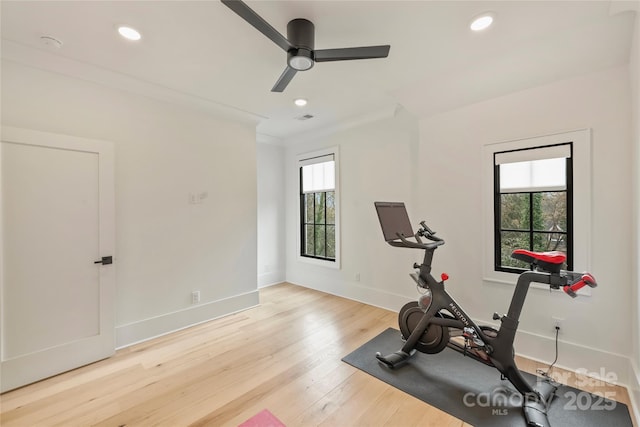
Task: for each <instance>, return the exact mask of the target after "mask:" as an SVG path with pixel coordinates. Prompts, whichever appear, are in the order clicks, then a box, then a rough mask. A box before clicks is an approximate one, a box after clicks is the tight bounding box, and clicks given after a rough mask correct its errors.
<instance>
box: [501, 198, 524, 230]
mask: <svg viewBox="0 0 640 427" xmlns="http://www.w3.org/2000/svg"><path fill="white" fill-rule="evenodd" d="M500 228H502V229H508V230H528V229H529V193H511V194H501V195H500Z"/></svg>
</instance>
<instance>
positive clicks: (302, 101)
mask: <svg viewBox="0 0 640 427" xmlns="http://www.w3.org/2000/svg"><path fill="white" fill-rule="evenodd" d="M293 103H294V104H296V105H297V106H298V107H304V106H305V105H307V100H306V99H304V98H298V99H294V100H293Z"/></svg>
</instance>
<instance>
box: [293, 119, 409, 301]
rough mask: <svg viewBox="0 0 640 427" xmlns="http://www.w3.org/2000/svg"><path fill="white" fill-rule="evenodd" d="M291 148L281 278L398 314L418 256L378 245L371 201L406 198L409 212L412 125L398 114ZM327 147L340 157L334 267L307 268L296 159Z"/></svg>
mask: <svg viewBox="0 0 640 427" xmlns="http://www.w3.org/2000/svg"><path fill="white" fill-rule="evenodd" d="M291 143H292V145H291V146H290V147H288V148H287V151H286V163H285V166H286V186H285V189H286V220H287V221H286V223H287V242H286V243H287V281H289V282H292V283H296V284H300V285H303V286H308V287H311V288H315V289H319V290H322V291H325V292H330V293H333V294H336V295H341V296H345V297H347V298H352V299H356V300H360V301H365V302H367V303H369V304H373V305H377V306H382V307H387V308H390V309H392V310H398V309H399V308H400V307H401V306H402V304H404V303H405V302H406V301H407V298H411V297H412V296H413V294H414V293H413V290H414V289H415V288H414V285H413V284H412V283H413V282H411V279H410V278H409V277H408V276H407V275H408V273H410V272H411V271H412V270H411V265H412V264H413V261H414V258H415V255H416V254H415V253H414V251H410V250H398V249H394V248H391V247H390V246H388V245H387V244H386V243H385V242H384V239H383V237H382V232H381V230H380V225H379V223H378V218H377V216H376V212H375V208H374V206H373V202H374V201H406V202H407V206H408V208H409V210H410V211H413V208H414V204H413V203H412V202H413V198H414V192H415V186H416V183H417V177H416V169H415V160H416V159H417V153H418V134H417V122H416V121H415V119H413V118H412V117H410V116H409V114H408V113H406V112H404V111H399V112H398V113H397V114H395V116H393V117H387V118H384V119H381V120H378V121H375V122H372V123H366V124H362V125H360V126H358V127H354V128H351V129H348V130H344V131H341V132H336V133H332V134H329V135H324V136H322V137H318V138H315V139H313V140H311V141H309V140H307V141H291ZM333 146H337V147H338V150H339V157H340V171H339V174H340V181H339V186H340V200H339V203H340V204H341V208H340V209H341V211H340V212H341V216H340V221H341V223H340V224H341V228H342V235H341V236H340V238H341V251H342V256H341V264H342V265H341V269H339V270H338V269H335V268H330V267H321V266H317V265H315V264H311V263H309V262H308V261H305V260H303V259H301V258H300V257H299V256H298V254H299V250H298V230H299V228H298V227H299V226H298V224H299V215H300V213H299V212H300V208H299V205H298V203H299V197H298V180H299V178H298V175H297V174H298V171H297V167H296V156H297V155H298V154H304V153H306V152H310V151H314V150H318V149H321V148H324V147H333ZM357 275H359V277H360V280H357V279H356V277H357Z"/></svg>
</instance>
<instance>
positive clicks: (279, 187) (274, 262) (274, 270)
mask: <svg viewBox="0 0 640 427" xmlns="http://www.w3.org/2000/svg"><path fill="white" fill-rule="evenodd" d="M257 167H258V171H257V175H258V287H263V286H268V285H272V284H275V283H280V282H283V281H284V280H285V221H284V206H285V202H284V200H285V197H284V196H285V195H284V191H283V189H284V170H285V168H284V148H283V147H280V146H277V145H271V144H266V143H258V147H257Z"/></svg>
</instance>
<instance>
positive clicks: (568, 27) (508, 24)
mask: <svg viewBox="0 0 640 427" xmlns="http://www.w3.org/2000/svg"><path fill="white" fill-rule="evenodd" d="M246 3H247V4H248V5H249V6H250V7H251V8H252V9H254V10H255V11H256V12H257V13H258V14H260V15H261V16H262V17H263V18H264V19H265V20H266V21H267V22H269V23H270V24H271V25H272V26H273V27H275V28H276V29H277V30H278V31H280V32H281V33H282V34H284V35H286V25H287V22H288V21H289V20H291V19H294V18H306V19H309V20H311V21H313V22H314V24H315V27H316V33H315V35H316V37H315V44H316V48H317V49H327V48H336V47H351V46H368V45H379V44H390V45H391V51H390V54H389V57H388V58H386V59H372V60H360V61H344V62H330V63H319V64H316V65H315V67H313V68H312V69H311V70H309V71H305V72H299V73H298V74H297V75H296V76H295V78H294V79H293V81H292V82H291V83H290V84H289V86H288V87H287V89H286V90H285V91H284V92H283V93H272V92H271V91H270V90H271V87H272V86H273V84H274V83H275V81H276V80H277V78H278V77H279V76H280V74H281V73H282V71H283V70H284V67H285V65H286V54H285V52H284V51H282V50H281V49H280V48H279V47H278V46H277V45H275V44H274V43H273V42H271V41H270V40H269V39H267V38H266V37H265V36H263V35H262V34H261V33H259V32H258V31H257V30H255V29H254V28H253V27H251V26H250V25H249V24H247V23H246V22H245V21H243V20H242V19H241V18H240V17H239V16H237V15H236V14H235V13H234V12H232V11H231V10H230V9H229V8H227V7H226V6H224V5H223V4H222V3H220V2H219V1H216V0H210V1H104V2H103V1H6V0H3V1H2V2H1V7H2V9H1V19H2V21H1V24H2V27H1V31H2V57H3V58H4V59H7V60H11V61H18V62H22V63H25V64H27V65H31V66H36V67H39V68H47V69H51V70H53V71H56V72H62V73H65V74H69V75H72V76H75V77H79V78H83V79H85V80H91V81H96V82H99V83H102V84H107V85H110V86H115V87H118V88H121V89H125V90H129V91H132V92H136V93H140V94H143V95H147V96H152V97H155V98H160V99H165V100H169V101H173V102H179V103H183V104H191V105H195V106H200V107H205V108H210V109H214V110H218V111H224V112H227V113H229V114H233V115H237V116H246V117H250V118H251V120H253V121H254V122H255V123H256V124H257V131H258V133H259V134H260V135H262V136H263V137H264V138H267V139H270V140H273V141H281V140H292V139H295V137H296V135H300V134H303V133H306V132H309V131H317V130H319V129H326V128H329V127H332V126H336V125H337V124H339V123H343V122H345V121H350V120H356V119H357V118H358V117H362V116H366V115H375V114H376V113H377V112H379V111H384V110H385V109H387V110H388V109H389V108H390V107H391V108H395V106H397V105H402V106H403V107H404V108H406V109H407V110H409V111H410V112H412V113H413V114H415V115H418V116H421V117H424V116H429V115H433V114H437V113H440V112H443V111H448V110H451V109H454V108H459V107H461V106H464V105H468V104H471V103H475V102H479V101H482V100H485V99H490V98H495V97H497V96H501V95H504V94H507V93H511V92H514V91H518V90H523V89H526V88H528V87H533V86H537V85H540V84H545V83H548V82H551V81H555V80H559V79H563V78H568V77H571V76H575V75H579V74H585V73H588V72H592V71H596V70H599V69H605V68H608V67H612V66H616V65H623V64H626V63H628V61H629V49H630V46H631V37H632V34H633V25H634V24H633V22H634V15H633V13H630V12H620V13H617V11H618V10H622V11H624V10H626V9H629V8H628V7H626V6H625V5H627V4H629V5H633V4H634V3H636V4H637V2H617V1H615V2H611V1H567V2H561V1H500V2H488V1H468V2H467V1H391V0H388V1H367V0H356V1H324V0H318V1H307V0H300V1H262V0H260V1H258V0H247V1H246ZM621 5H622V7H621ZM485 11H492V12H494V13H495V16H496V20H495V23H494V25H493V26H492V27H490V28H489V29H488V30H485V31H483V32H480V33H473V32H471V31H470V30H469V24H470V22H471V19H472V18H473V17H474V16H476V15H478V14H479V13H481V12H485ZM119 24H128V25H131V26H133V27H135V28H137V29H138V30H139V31H140V32H141V33H142V39H141V40H140V41H139V42H130V41H127V40H124V39H122V38H121V37H120V36H119V35H118V34H117V32H116V26H117V25H119ZM43 35H49V36H53V37H55V38H56V39H58V40H60V41H62V42H63V44H62V46H61V47H60V48H55V47H52V46H50V45H46V44H44V43H43V42H42V40H41V38H40V37H41V36H43ZM298 97H303V98H306V99H308V100H309V104H308V105H307V106H306V107H304V108H300V107H296V106H294V104H293V100H294V98H298ZM305 114H309V115H312V116H314V117H313V118H312V119H309V120H305V121H301V120H298V119H297V118H299V117H300V116H303V115H305Z"/></svg>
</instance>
